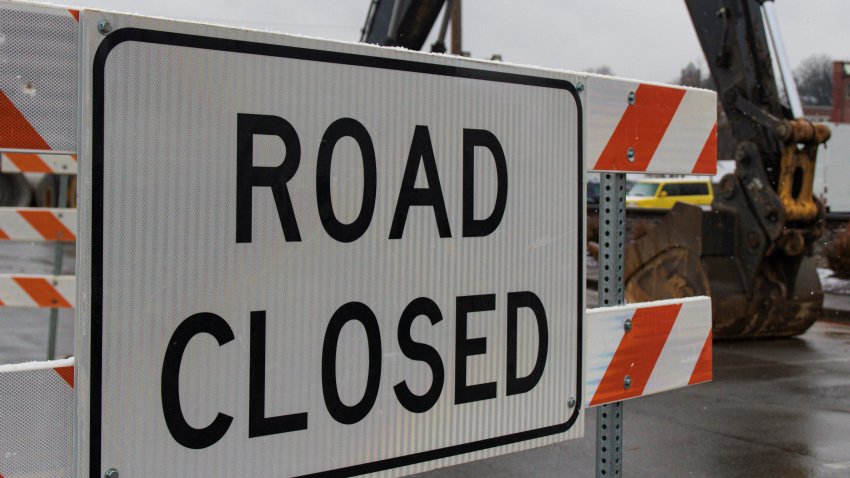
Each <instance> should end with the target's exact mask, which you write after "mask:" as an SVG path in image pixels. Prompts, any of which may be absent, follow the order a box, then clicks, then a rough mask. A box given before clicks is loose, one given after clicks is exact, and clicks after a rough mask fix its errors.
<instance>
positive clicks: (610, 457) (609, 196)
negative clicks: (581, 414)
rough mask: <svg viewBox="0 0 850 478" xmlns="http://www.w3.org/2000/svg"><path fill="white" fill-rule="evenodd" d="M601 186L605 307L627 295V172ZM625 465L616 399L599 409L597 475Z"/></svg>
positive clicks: (608, 176)
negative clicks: (625, 273) (625, 261)
mask: <svg viewBox="0 0 850 478" xmlns="http://www.w3.org/2000/svg"><path fill="white" fill-rule="evenodd" d="M600 189H601V190H600V194H599V286H598V287H599V305H600V306H603V307H605V306H611V305H618V304H622V303H623V298H624V290H623V289H624V280H623V254H624V252H625V236H626V175H625V174H615V173H602V174H601V182H600ZM624 379H625V377H624ZM624 386H627V385H626V384H625V383H624ZM622 468H623V402H616V403H612V404H608V405H602V406H600V407H598V408H597V409H596V476H597V478H599V477H606V478H607V477H619V476H622Z"/></svg>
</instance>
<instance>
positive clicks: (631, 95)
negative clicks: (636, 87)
mask: <svg viewBox="0 0 850 478" xmlns="http://www.w3.org/2000/svg"><path fill="white" fill-rule="evenodd" d="M628 98H629V104H630V105H633V104H635V92H634V91H630V92H629V97H628Z"/></svg>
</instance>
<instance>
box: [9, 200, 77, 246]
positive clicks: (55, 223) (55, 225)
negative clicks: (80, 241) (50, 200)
mask: <svg viewBox="0 0 850 478" xmlns="http://www.w3.org/2000/svg"><path fill="white" fill-rule="evenodd" d="M76 239H77V210H76V209H66V208H62V209H59V208H30V207H15V208H11V207H2V208H0V240H2V241H65V242H73V241H75V240H76Z"/></svg>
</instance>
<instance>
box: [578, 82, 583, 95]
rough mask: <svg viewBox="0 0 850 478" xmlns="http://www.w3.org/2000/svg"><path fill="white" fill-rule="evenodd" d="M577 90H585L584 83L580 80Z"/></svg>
mask: <svg viewBox="0 0 850 478" xmlns="http://www.w3.org/2000/svg"><path fill="white" fill-rule="evenodd" d="M576 91H578V92H579V93H581V92H582V91H584V83H582V82H580V81H579V82H578V83H576Z"/></svg>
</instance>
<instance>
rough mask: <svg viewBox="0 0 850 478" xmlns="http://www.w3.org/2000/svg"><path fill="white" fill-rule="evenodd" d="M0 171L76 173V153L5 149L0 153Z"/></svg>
mask: <svg viewBox="0 0 850 478" xmlns="http://www.w3.org/2000/svg"><path fill="white" fill-rule="evenodd" d="M0 172H3V173H50V174H77V155H75V154H72V153H68V152H64V153H59V152H50V153H48V152H45V151H39V152H37V153H30V152H23V151H14V152H13V151H7V152H4V153H0Z"/></svg>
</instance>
